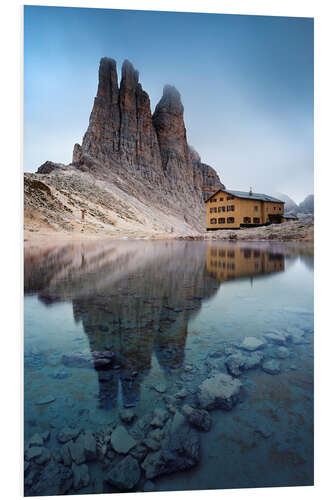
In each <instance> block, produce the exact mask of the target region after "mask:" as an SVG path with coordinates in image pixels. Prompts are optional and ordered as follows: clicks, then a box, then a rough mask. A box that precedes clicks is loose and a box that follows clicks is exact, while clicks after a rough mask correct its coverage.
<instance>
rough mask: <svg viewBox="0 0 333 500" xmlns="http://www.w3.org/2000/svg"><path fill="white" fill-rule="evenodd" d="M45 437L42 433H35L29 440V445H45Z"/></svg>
mask: <svg viewBox="0 0 333 500" xmlns="http://www.w3.org/2000/svg"><path fill="white" fill-rule="evenodd" d="M43 444H44V439H43V437H42V436H41V435H40V434H37V433H36V434H34V435H33V436H32V437H31V438H30V439H29V441H28V447H30V446H43Z"/></svg>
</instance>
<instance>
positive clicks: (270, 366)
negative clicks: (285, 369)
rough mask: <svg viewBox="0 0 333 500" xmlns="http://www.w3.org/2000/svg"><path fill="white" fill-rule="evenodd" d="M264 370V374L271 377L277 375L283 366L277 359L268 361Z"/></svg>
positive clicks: (263, 366) (264, 364) (265, 362)
mask: <svg viewBox="0 0 333 500" xmlns="http://www.w3.org/2000/svg"><path fill="white" fill-rule="evenodd" d="M262 369H263V371H264V372H266V373H269V374H270V375H277V374H278V373H280V371H281V366H280V363H279V361H277V360H276V359H268V360H266V361H264V362H263V364H262Z"/></svg>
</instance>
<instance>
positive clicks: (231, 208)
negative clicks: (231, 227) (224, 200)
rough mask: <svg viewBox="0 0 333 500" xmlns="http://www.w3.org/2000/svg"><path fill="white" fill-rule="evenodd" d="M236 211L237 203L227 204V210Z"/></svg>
mask: <svg viewBox="0 0 333 500" xmlns="http://www.w3.org/2000/svg"><path fill="white" fill-rule="evenodd" d="M234 211H235V205H228V206H227V212H234Z"/></svg>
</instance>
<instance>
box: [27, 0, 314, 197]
mask: <svg viewBox="0 0 333 500" xmlns="http://www.w3.org/2000/svg"><path fill="white" fill-rule="evenodd" d="M24 12H25V14H24V78H25V83H24V111H25V113H24V133H25V141H24V143H25V144H24V169H25V171H31V172H33V171H36V169H37V168H38V167H39V166H40V165H41V164H42V163H43V162H44V161H46V160H52V161H55V162H62V163H69V162H70V161H71V157H72V149H73V145H74V143H75V142H79V143H81V141H82V136H83V134H84V132H85V130H86V128H87V125H88V120H89V114H90V111H91V108H92V104H93V99H94V96H95V95H96V90H97V76H98V64H99V60H100V58H101V57H103V56H108V57H112V58H114V59H115V60H116V61H117V63H118V74H119V73H120V68H121V64H122V62H123V60H124V59H129V60H130V61H131V62H132V63H133V64H134V66H135V67H136V68H137V69H138V70H139V72H140V81H141V83H142V86H143V88H144V90H146V91H147V92H148V94H149V96H150V99H151V107H152V111H154V108H155V106H156V104H157V102H158V100H159V99H160V97H161V95H162V91H163V86H164V85H165V84H166V83H169V84H172V85H175V86H176V87H177V88H178V90H179V91H180V93H181V95H182V101H183V104H184V107H185V125H186V128H187V137H188V142H189V143H190V144H191V145H192V146H194V148H195V149H196V150H197V151H198V152H199V154H200V156H201V159H202V161H203V162H205V163H208V164H210V165H212V166H213V167H214V168H215V169H216V170H217V171H218V173H219V175H220V177H221V180H222V181H223V182H224V183H225V184H226V185H227V187H229V188H230V189H248V188H249V187H250V186H252V188H253V189H254V190H255V191H264V192H267V193H274V192H277V191H280V192H284V193H286V194H288V195H290V196H291V197H293V198H294V199H295V201H297V202H299V201H301V200H302V199H303V198H304V197H305V196H306V195H307V194H309V193H312V192H313V20H312V19H309V18H308V19H305V18H287V17H266V16H239V15H221V14H216V15H215V14H190V13H168V12H151V11H125V10H105V9H84V8H68V7H67V8H62V7H35V6H25V10H24Z"/></svg>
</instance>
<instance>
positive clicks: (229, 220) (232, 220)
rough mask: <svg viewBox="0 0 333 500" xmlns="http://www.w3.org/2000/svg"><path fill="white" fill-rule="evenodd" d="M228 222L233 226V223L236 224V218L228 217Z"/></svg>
mask: <svg viewBox="0 0 333 500" xmlns="http://www.w3.org/2000/svg"><path fill="white" fill-rule="evenodd" d="M227 222H228V223H229V224H231V223H232V222H235V218H234V217H228V218H227Z"/></svg>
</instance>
